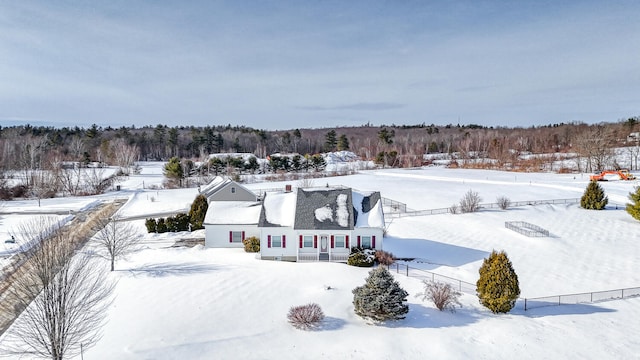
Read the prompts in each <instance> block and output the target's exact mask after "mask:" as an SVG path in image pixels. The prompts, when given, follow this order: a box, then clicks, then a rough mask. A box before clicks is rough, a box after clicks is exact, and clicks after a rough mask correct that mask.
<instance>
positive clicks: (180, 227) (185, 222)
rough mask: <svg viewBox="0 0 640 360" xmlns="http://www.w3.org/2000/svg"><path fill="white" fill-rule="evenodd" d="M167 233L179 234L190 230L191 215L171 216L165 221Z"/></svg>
mask: <svg viewBox="0 0 640 360" xmlns="http://www.w3.org/2000/svg"><path fill="white" fill-rule="evenodd" d="M164 223H165V225H166V228H167V231H169V232H178V231H187V230H189V215H187V214H185V213H179V214H176V216H169V217H167V218H166V219H164Z"/></svg>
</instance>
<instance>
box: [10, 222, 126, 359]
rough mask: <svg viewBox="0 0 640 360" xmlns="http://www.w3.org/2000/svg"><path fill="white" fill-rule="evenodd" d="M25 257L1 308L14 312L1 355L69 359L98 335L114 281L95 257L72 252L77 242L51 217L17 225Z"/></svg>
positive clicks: (14, 275) (90, 344)
mask: <svg viewBox="0 0 640 360" xmlns="http://www.w3.org/2000/svg"><path fill="white" fill-rule="evenodd" d="M16 234H17V235H18V236H21V237H22V241H21V242H22V244H23V248H24V254H25V256H26V259H27V260H26V261H25V262H24V264H23V265H22V266H21V267H20V268H19V269H18V270H17V271H16V272H15V273H13V280H12V282H11V285H10V287H9V289H8V290H7V292H6V293H5V295H6V297H5V298H4V299H3V301H2V302H0V308H2V310H3V311H5V312H7V313H14V314H19V316H18V317H17V319H16V320H15V322H14V323H13V324H12V325H11V327H10V328H9V329H8V330H7V332H6V334H5V337H4V338H3V343H2V346H1V347H0V348H1V349H2V350H1V351H0V353H2V354H5V355H11V356H23V355H30V356H36V357H41V358H50V359H54V360H58V359H63V358H66V357H73V356H75V355H77V354H78V353H80V351H81V349H82V348H85V349H86V348H88V347H91V346H92V345H94V344H95V342H96V341H97V340H98V339H99V338H100V336H101V332H100V328H101V326H102V324H103V321H104V318H105V316H106V309H107V307H108V306H109V305H110V303H111V294H112V292H113V288H114V283H113V282H111V281H108V280H107V278H106V274H107V272H106V269H104V267H103V266H102V265H100V263H99V262H98V261H96V260H95V259H92V258H91V257H89V256H87V255H86V254H82V253H79V252H77V246H78V244H79V243H80V242H79V241H76V240H75V239H72V238H71V237H70V236H69V235H66V233H65V232H64V231H63V230H62V228H61V226H60V225H59V224H58V223H56V222H55V220H52V219H50V218H36V219H34V220H32V221H29V222H27V223H25V224H23V225H22V226H20V228H19V230H18V232H17V233H16Z"/></svg>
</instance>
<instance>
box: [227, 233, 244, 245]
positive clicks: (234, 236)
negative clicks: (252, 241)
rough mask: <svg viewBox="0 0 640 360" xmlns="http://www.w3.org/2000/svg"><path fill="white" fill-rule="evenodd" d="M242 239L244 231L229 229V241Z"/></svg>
mask: <svg viewBox="0 0 640 360" xmlns="http://www.w3.org/2000/svg"><path fill="white" fill-rule="evenodd" d="M242 240H244V231H229V242H232V243H241V242H242Z"/></svg>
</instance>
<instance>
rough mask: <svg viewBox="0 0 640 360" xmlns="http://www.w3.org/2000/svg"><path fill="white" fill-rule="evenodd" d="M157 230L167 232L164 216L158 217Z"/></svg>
mask: <svg viewBox="0 0 640 360" xmlns="http://www.w3.org/2000/svg"><path fill="white" fill-rule="evenodd" d="M156 230H157V232H158V233H165V232H167V224H166V223H165V221H164V218H160V219H158V225H157V226H156Z"/></svg>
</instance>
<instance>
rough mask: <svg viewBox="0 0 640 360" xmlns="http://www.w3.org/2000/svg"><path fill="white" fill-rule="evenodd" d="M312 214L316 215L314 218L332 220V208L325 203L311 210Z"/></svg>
mask: <svg viewBox="0 0 640 360" xmlns="http://www.w3.org/2000/svg"><path fill="white" fill-rule="evenodd" d="M313 214H314V215H315V217H316V220H318V221H320V222H322V221H327V220H329V221H333V210H331V208H330V207H329V205H325V206H323V207H321V208H317V209H315V210H314V211H313Z"/></svg>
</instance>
